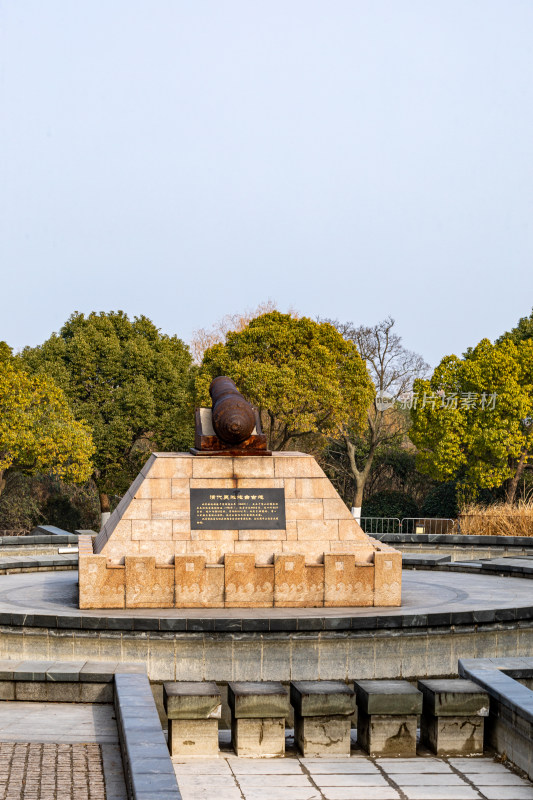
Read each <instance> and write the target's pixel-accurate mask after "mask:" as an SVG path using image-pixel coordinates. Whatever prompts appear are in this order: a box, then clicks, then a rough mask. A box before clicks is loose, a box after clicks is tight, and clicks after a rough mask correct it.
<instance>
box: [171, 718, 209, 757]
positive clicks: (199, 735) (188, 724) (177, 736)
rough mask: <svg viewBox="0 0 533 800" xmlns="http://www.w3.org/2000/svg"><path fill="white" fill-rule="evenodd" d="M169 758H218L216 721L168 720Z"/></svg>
mask: <svg viewBox="0 0 533 800" xmlns="http://www.w3.org/2000/svg"><path fill="white" fill-rule="evenodd" d="M168 749H169V751H170V755H171V757H176V756H204V757H208V756H209V757H213V756H218V719H169V721H168Z"/></svg>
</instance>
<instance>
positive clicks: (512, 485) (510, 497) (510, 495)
mask: <svg viewBox="0 0 533 800" xmlns="http://www.w3.org/2000/svg"><path fill="white" fill-rule="evenodd" d="M527 458H528V452H527V450H525V449H524V450H522V454H521V455H520V461H519V462H518V466H517V468H516V472H515V474H514V475H513V477H512V478H510V480H509V483H508V484H507V502H508V503H514V501H515V497H516V489H517V487H518V481H519V480H520V478H521V477H522V474H523V472H524V469H525V467H526V464H527Z"/></svg>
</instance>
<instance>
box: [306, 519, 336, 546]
mask: <svg viewBox="0 0 533 800" xmlns="http://www.w3.org/2000/svg"><path fill="white" fill-rule="evenodd" d="M297 525H298V540H299V541H324V542H327V541H329V540H331V539H338V538H339V523H338V520H336V519H328V520H318V519H307V520H298V523H297Z"/></svg>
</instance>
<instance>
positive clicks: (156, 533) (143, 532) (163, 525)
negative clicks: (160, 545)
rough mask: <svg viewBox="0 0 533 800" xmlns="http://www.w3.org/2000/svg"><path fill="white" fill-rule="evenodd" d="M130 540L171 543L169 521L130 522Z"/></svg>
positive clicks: (138, 520)
mask: <svg viewBox="0 0 533 800" xmlns="http://www.w3.org/2000/svg"><path fill="white" fill-rule="evenodd" d="M131 539H132V541H133V542H135V541H137V542H140V541H152V542H155V541H165V540H168V541H171V540H172V520H171V519H150V520H142V519H134V520H132V521H131Z"/></svg>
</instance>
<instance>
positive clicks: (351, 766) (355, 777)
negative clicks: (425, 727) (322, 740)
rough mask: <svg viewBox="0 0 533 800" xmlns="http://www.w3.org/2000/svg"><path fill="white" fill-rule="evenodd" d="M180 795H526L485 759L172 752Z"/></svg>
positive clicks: (491, 798)
mask: <svg viewBox="0 0 533 800" xmlns="http://www.w3.org/2000/svg"><path fill="white" fill-rule="evenodd" d="M174 766H175V770H176V776H177V779H178V784H179V788H180V791H181V793H182V798H183V800H482V799H483V800H533V784H531V783H530V782H529V781H527V780H523V779H522V778H520V777H519V776H517V775H515V774H514V773H513V772H511V770H509V769H507V768H506V767H505V766H503V765H502V764H499V763H497V762H495V761H494V760H493V759H492V758H489V757H482V758H450V759H438V758H432V757H429V756H428V757H417V758H410V759H383V758H380V759H372V758H368V757H367V756H365V755H363V754H362V753H361V752H356V753H355V754H353V755H352V756H351V757H350V758H336V759H331V760H328V759H325V758H324V759H323V758H320V759H318V758H317V759H304V758H297V757H288V758H284V759H281V758H280V759H262V760H254V759H244V758H237V757H236V756H234V755H232V754H230V753H229V752H228V753H224V755H223V756H222V757H220V758H218V759H193V758H189V759H181V760H180V759H174Z"/></svg>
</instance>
